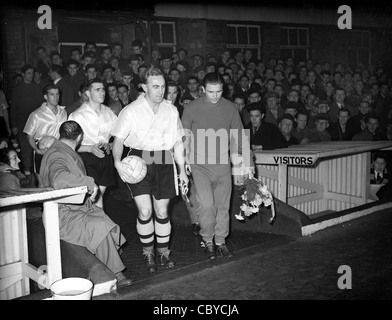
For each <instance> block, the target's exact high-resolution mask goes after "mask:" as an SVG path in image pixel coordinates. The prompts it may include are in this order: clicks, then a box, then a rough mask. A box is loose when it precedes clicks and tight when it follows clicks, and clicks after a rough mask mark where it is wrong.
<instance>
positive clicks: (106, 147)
mask: <svg viewBox="0 0 392 320" xmlns="http://www.w3.org/2000/svg"><path fill="white" fill-rule="evenodd" d="M100 148H101V149H104V150H105V152H106V153H107V154H110V152H111V151H112V146H111V145H110V143H105V142H101V146H100Z"/></svg>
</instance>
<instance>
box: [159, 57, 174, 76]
mask: <svg viewBox="0 0 392 320" xmlns="http://www.w3.org/2000/svg"><path fill="white" fill-rule="evenodd" d="M160 64H161V70H162V72H163V74H164V76H165V80H166V81H169V80H170V77H169V75H170V69H171V66H172V58H171V55H169V54H164V55H163V56H162V58H161V61H160Z"/></svg>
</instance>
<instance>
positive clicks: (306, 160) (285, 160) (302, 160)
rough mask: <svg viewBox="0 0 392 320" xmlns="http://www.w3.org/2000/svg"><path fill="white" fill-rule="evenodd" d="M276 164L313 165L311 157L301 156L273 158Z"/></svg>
mask: <svg viewBox="0 0 392 320" xmlns="http://www.w3.org/2000/svg"><path fill="white" fill-rule="evenodd" d="M274 161H275V163H276V164H292V165H295V164H296V165H311V164H313V158H312V157H301V156H276V157H275V156H274Z"/></svg>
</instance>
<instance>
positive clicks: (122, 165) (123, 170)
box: [114, 161, 133, 182]
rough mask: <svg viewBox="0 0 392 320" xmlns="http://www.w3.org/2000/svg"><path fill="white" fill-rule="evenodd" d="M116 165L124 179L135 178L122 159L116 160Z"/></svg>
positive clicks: (130, 179)
mask: <svg viewBox="0 0 392 320" xmlns="http://www.w3.org/2000/svg"><path fill="white" fill-rule="evenodd" d="M114 167H115V168H116V169H117V172H118V175H119V176H120V178H121V180H122V181H124V182H127V181H132V180H133V177H132V176H131V175H130V173H129V172H128V165H127V164H125V163H122V162H121V161H116V162H115V163H114Z"/></svg>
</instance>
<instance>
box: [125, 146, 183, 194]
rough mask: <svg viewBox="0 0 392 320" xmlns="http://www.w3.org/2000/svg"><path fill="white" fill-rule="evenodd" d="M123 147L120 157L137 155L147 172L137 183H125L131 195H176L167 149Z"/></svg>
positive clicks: (170, 160) (171, 165)
mask: <svg viewBox="0 0 392 320" xmlns="http://www.w3.org/2000/svg"><path fill="white" fill-rule="evenodd" d="M129 150H130V149H129V148H127V147H124V151H123V154H122V158H125V157H126V156H129V155H135V156H138V157H140V158H142V159H144V160H145V161H146V164H147V174H146V176H145V177H144V179H143V180H142V181H140V182H138V183H134V184H131V183H126V184H127V185H128V187H129V189H130V190H131V192H132V196H133V197H137V196H140V195H142V194H149V195H153V196H154V198H155V199H157V200H161V199H172V198H175V197H176V189H175V184H174V168H173V158H172V156H171V154H170V152H169V151H166V150H163V151H143V150H137V149H131V151H129Z"/></svg>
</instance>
